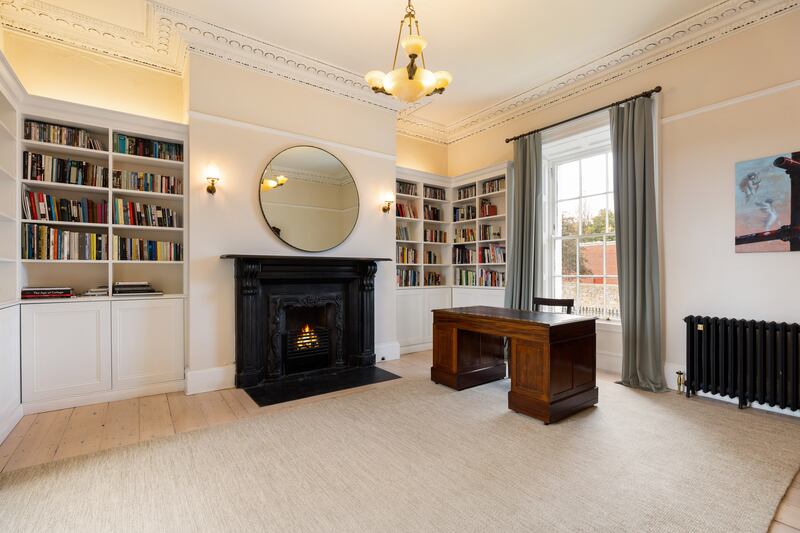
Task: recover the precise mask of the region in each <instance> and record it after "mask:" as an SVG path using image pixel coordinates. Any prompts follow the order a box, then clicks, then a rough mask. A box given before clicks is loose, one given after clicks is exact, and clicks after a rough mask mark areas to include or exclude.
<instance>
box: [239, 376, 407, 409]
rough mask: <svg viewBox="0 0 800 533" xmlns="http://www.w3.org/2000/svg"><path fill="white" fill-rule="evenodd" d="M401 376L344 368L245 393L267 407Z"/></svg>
mask: <svg viewBox="0 0 800 533" xmlns="http://www.w3.org/2000/svg"><path fill="white" fill-rule="evenodd" d="M399 377H400V376H398V375H396V374H392V373H391V372H387V371H386V370H383V369H382V368H378V367H376V366H366V367H356V368H344V369H342V370H337V371H333V372H329V373H328V372H326V373H325V374H316V375H311V376H308V377H304V378H298V379H285V380H282V381H276V382H274V383H268V384H266V385H257V386H255V387H249V388H247V389H244V391H245V392H246V393H247V394H248V395H249V396H250V397H251V398H252V399H253V401H254V402H256V403H257V404H258V406H259V407H264V406H265V405H275V404H276V403H283V402H291V401H292V400H300V399H301V398H310V397H311V396H317V395H319V394H327V393H329V392H336V391H340V390H345V389H352V388H355V387H363V386H364V385H371V384H373V383H380V382H382V381H389V380H392V379H398V378H399Z"/></svg>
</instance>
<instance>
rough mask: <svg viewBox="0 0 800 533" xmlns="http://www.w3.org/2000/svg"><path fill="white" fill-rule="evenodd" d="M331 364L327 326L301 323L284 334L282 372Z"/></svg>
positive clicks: (301, 370) (305, 370)
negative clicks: (300, 325)
mask: <svg viewBox="0 0 800 533" xmlns="http://www.w3.org/2000/svg"><path fill="white" fill-rule="evenodd" d="M330 366H332V361H331V351H330V335H329V332H328V329H327V328H324V327H322V326H316V325H315V326H312V325H311V324H303V326H302V327H301V328H299V329H295V330H290V331H288V332H287V334H286V356H285V357H284V373H285V374H297V373H299V372H309V371H312V370H320V369H323V368H328V367H330Z"/></svg>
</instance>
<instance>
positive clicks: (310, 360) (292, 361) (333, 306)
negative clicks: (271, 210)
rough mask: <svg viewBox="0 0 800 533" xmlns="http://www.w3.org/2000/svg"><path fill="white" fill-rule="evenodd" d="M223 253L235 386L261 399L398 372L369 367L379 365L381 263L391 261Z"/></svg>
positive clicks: (314, 391)
mask: <svg viewBox="0 0 800 533" xmlns="http://www.w3.org/2000/svg"><path fill="white" fill-rule="evenodd" d="M222 257H223V258H224V259H233V260H234V274H235V279H236V386H237V387H239V388H244V389H246V390H248V392H249V393H250V395H251V396H252V397H253V399H255V400H256V401H257V402H258V403H259V404H262V405H266V404H270V403H278V402H279V401H287V400H290V399H295V398H301V397H305V396H310V395H313V394H320V393H323V392H328V391H329V390H338V389H341V388H348V387H350V386H358V385H360V384H366V383H361V381H363V380H364V379H366V380H367V383H371V382H375V379H372V378H380V377H383V378H386V377H387V376H383V374H388V375H389V376H392V377H394V375H393V374H389V373H388V372H385V371H382V370H381V369H378V368H366V367H373V366H374V364H375V311H374V307H375V306H374V287H375V273H376V272H377V269H378V266H377V263H376V262H377V261H387V259H371V258H339V257H309V256H295V257H287V256H258V255H233V254H230V255H224V256H222ZM359 369H360V370H359ZM389 379H391V378H389ZM382 380H383V379H377V381H382ZM348 383H350V384H349V385H348ZM251 389H254V391H253V392H255V394H254V393H253V392H251ZM265 398H266V399H265ZM262 400H263V401H262Z"/></svg>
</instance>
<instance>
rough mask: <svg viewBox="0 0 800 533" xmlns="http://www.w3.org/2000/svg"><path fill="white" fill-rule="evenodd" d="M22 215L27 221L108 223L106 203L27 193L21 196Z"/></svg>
mask: <svg viewBox="0 0 800 533" xmlns="http://www.w3.org/2000/svg"><path fill="white" fill-rule="evenodd" d="M22 215H23V216H24V217H25V218H26V219H27V220H53V221H58V222H84V223H91V224H105V223H107V222H108V202H107V201H105V200H100V201H97V202H95V201H94V200H89V199H88V198H81V199H80V200H68V199H66V198H56V197H55V196H53V195H51V194H46V193H42V192H38V193H37V192H32V191H28V192H26V193H24V194H23V195H22Z"/></svg>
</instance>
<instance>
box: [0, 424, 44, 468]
mask: <svg viewBox="0 0 800 533" xmlns="http://www.w3.org/2000/svg"><path fill="white" fill-rule="evenodd" d="M34 420H36V415H27V416H23V417H22V420H20V421H19V422H17V425H16V426H14V429H12V430H11V433H9V434H8V436H7V437H6V440H4V441H3V444H2V445H0V472H2V471H3V469H4V468H5V467H6V463H8V460H9V459H11V455H12V454H13V453H14V452H15V451H16V449H17V448H18V447H19V445H20V443H21V442H22V439H24V438H25V435H27V433H28V430H30V429H31V426H32V425H33V422H34Z"/></svg>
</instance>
